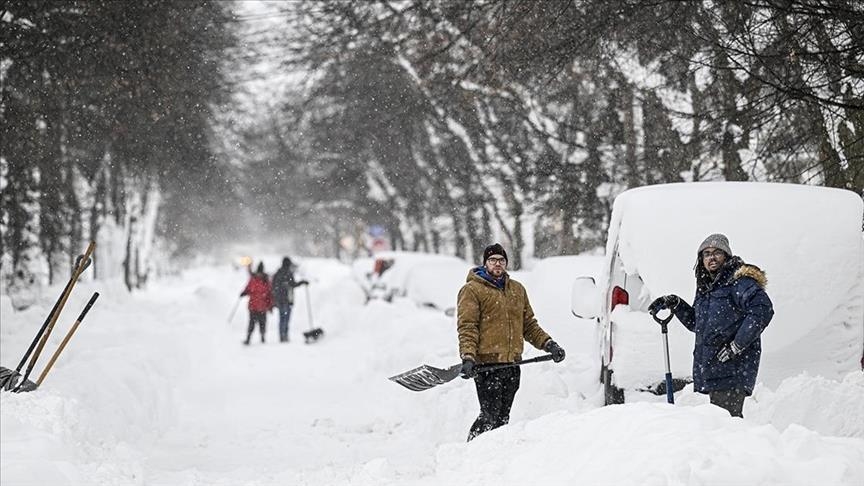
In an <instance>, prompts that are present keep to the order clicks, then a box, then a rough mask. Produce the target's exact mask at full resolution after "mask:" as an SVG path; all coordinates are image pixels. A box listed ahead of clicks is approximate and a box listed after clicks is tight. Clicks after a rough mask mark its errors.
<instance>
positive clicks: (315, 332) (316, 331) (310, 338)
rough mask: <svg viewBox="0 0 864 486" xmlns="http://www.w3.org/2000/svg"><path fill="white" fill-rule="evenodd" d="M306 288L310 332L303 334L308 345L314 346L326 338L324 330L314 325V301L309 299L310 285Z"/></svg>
mask: <svg viewBox="0 0 864 486" xmlns="http://www.w3.org/2000/svg"><path fill="white" fill-rule="evenodd" d="M304 287H306V312H307V314H308V315H309V330H308V331H305V332H303V340H304V341H305V343H306V344H312V343H314V342H315V341H317V340H319V339H321V338H322V337H323V336H324V329H321V328H320V327H313V325H312V299H310V298H309V284H308V283H307V284H306V285H304Z"/></svg>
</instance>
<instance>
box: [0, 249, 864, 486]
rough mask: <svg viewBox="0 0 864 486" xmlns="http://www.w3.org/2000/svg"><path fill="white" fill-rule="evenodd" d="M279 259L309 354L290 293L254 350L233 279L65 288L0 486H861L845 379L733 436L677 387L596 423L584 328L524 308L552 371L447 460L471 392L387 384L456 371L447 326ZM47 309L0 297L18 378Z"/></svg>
mask: <svg viewBox="0 0 864 486" xmlns="http://www.w3.org/2000/svg"><path fill="white" fill-rule="evenodd" d="M296 260H297V261H298V262H299V264H300V273H302V275H304V276H305V277H306V278H309V279H310V280H311V281H312V285H310V286H309V290H310V300H309V302H311V304H312V306H311V311H312V316H313V318H314V325H315V326H316V327H321V328H323V329H324V330H325V335H324V337H323V339H321V340H320V341H318V342H317V343H315V344H310V345H305V344H303V342H302V341H303V340H302V331H303V330H305V329H306V328H307V326H308V322H307V319H308V317H307V315H308V314H307V311H308V310H310V309H308V308H307V307H306V304H307V300H306V299H305V297H304V296H303V294H302V293H300V294H298V297H300V298H299V299H298V302H297V305H296V307H295V309H294V314H293V318H292V326H291V342H290V343H279V342H278V339H277V330H276V323H275V315H273V314H271V315H270V316H269V322H268V330H267V343H266V344H261V343H259V342H258V339H257V334H256V335H255V336H254V339H253V344H252V345H251V346H248V347H246V346H243V345H242V344H241V340H242V339H243V338H244V334H245V319H246V315H245V314H246V313H245V309H244V308H241V310H240V311H239V312H238V313H237V315H236V316H235V318H234V320H233V321H232V322H231V323H228V322H227V317H228V314H229V312H230V310H231V308H232V306H233V305H234V303H235V302H236V299H237V294H238V293H239V292H238V291H239V289H240V288H242V286H243V284H244V283H245V281H246V274H245V270H237V269H232V268H230V267H229V266H224V267H218V268H200V269H194V270H189V271H186V272H184V273H183V274H182V275H179V276H177V277H174V278H171V279H166V280H161V281H154V282H151V285H150V288H149V289H148V290H145V291H142V292H136V293H133V294H129V293H127V292H126V291H125V290H124V289H123V288H122V287H121V286H120V285H119V284H116V285H115V284H108V283H105V282H82V283H81V284H79V285H78V286H76V288H75V291H74V293H73V295H72V298H71V299H70V302H69V303H68V304H67V306H66V309H65V310H64V312H63V314H62V316H61V318H60V320H59V321H58V325H57V329H55V331H54V333H53V334H52V336H51V339H50V340H49V345H48V346H47V347H46V350H45V353H46V355H48V356H50V353H52V352H53V350H54V349H55V348H56V346H57V344H59V342H60V340H61V339H62V337H63V335H64V334H65V333H66V331H67V330H68V328H69V326H70V324H71V321H72V320H74V319H75V317H76V316H77V315H78V312H79V310H80V309H81V308H82V307H83V304H84V302H86V300H87V299H88V298H89V295H90V294H91V293H92V292H93V291H99V292H101V293H102V296H101V298H100V299H99V301H97V303H96V305H95V306H94V307H93V309H92V310H91V312H90V314H89V315H88V316H87V318H86V320H85V321H84V323H83V324H82V325H81V327H80V328H79V329H78V331H77V333H76V334H75V336H74V337H73V338H72V340H71V342H70V344H69V346H68V347H67V349H66V351H65V352H64V354H63V355H62V356H61V357H60V359H59V360H58V361H57V363H56V365H55V366H54V368H53V370H52V371H51V373H50V374H49V375H48V376H47V378H46V379H45V381H44V382H43V384H42V386H41V387H40V388H39V389H37V390H36V391H34V392H31V393H20V394H12V393H8V392H3V393H0V471H2V472H0V484H3V485H31V484H32V485H83V484H87V485H127V484H128V485H289V484H290V485H390V484H393V485H396V484H398V485H442V484H447V485H450V484H452V485H460V486H461V485H480V484H497V485H524V484H547V485H553V484H554V485H558V484H561V485H564V484H568V485H569V484H634V485H635V484H639V485H667V484H668V485H682V484H698V485H711V484H762V485H799V484H800V485H812V484H820V485H860V484H861V478H862V477H864V407H861V398H862V397H864V375H862V373H861V372H860V371H855V372H852V373H850V374H848V375H847V376H845V377H843V378H842V379H840V380H834V379H829V378H823V377H818V376H809V375H800V376H795V377H793V378H790V379H787V380H785V381H783V382H782V383H781V384H780V385H779V386H778V387H777V388H768V387H767V386H765V385H758V386H757V390H756V392H755V393H754V395H753V397H751V398H748V399H747V401H746V403H745V410H744V413H745V417H746V418H745V419H743V420H742V419H735V418H731V417H729V416H728V415H727V414H726V412H725V411H723V410H721V409H719V408H716V407H714V406H711V405H709V404H707V403H706V398H705V397H704V396H703V395H698V394H694V393H693V392H692V388H691V387H688V388H686V389H685V390H683V391H682V392H680V393H679V394H678V395H676V399H677V403H676V404H675V405H668V404H666V403H664V397H657V396H654V395H650V394H644V393H631V394H628V396H627V399H628V402H630V403H627V404H625V405H618V406H610V407H601V406H600V404H601V403H602V395H601V392H600V387H599V384H598V383H597V376H598V373H599V372H598V369H597V364H596V358H595V357H594V354H595V353H594V349H595V345H594V343H593V342H592V341H591V339H589V338H586V328H585V326H586V325H590V324H586V323H585V322H580V321H577V320H576V319H575V318H572V319H571V320H569V321H563V317H564V315H565V314H562V311H561V309H566V308H567V306H568V305H569V302H567V301H561V302H555V301H550V300H548V299H543V298H539V297H538V298H537V299H536V302H535V307H536V308H537V314H538V316H540V317H541V324H542V325H544V327H545V328H546V330H547V331H548V332H549V333H550V334H551V335H552V336H553V337H554V338H555V339H556V340H557V341H558V342H559V343H560V344H561V345H562V346H563V347H564V348H565V349H566V350H567V359H566V360H565V361H564V362H562V363H560V364H553V363H540V364H535V365H528V366H526V367H525V368H524V369H523V374H522V385H521V388H520V390H519V392H518V394H517V396H516V402H515V405H514V408H513V412H512V414H511V423H510V424H509V425H508V426H505V427H502V428H500V429H497V430H494V431H491V432H488V433H486V434H484V435H481V436H480V437H478V438H477V439H476V440H474V441H472V442H470V443H466V442H465V437H466V435H467V431H468V428H469V427H470V425H471V423H472V422H473V421H474V419H475V417H476V415H477V413H478V409H479V407H478V405H477V402H476V396H475V391H474V387H473V384H472V383H469V382H466V381H464V380H462V379H461V378H457V379H456V380H454V381H453V382H450V383H446V384H444V385H441V386H438V387H436V388H433V389H430V390H426V391H423V392H419V393H418V392H412V391H409V390H407V389H405V388H402V387H401V386H399V385H397V384H395V383H393V382H391V381H389V380H387V377H388V376H391V375H394V374H397V373H399V372H402V371H405V370H408V369H411V368H413V367H415V366H418V365H420V364H423V363H427V364H430V365H433V366H439V367H445V366H449V365H451V364H453V363H456V362H458V351H457V340H456V331H455V323H454V318H453V317H447V316H445V315H444V314H443V313H441V312H440V311H433V310H428V309H423V308H418V307H417V306H415V305H414V304H412V303H411V302H409V301H407V300H397V301H396V302H394V303H393V304H388V303H385V302H379V301H372V302H370V303H369V305H363V302H364V300H365V298H364V295H363V292H362V291H361V290H360V288H359V287H358V286H357V284H356V282H355V281H354V279H352V278H351V272H350V268H349V267H348V266H345V265H342V264H340V263H338V262H335V261H331V260H323V259H296ZM268 261H270V262H273V263H276V262H278V257H274V258H272V259H269V260H268ZM270 268H271V269H272V268H275V266H274V265H272V264H271V265H270ZM530 275H531V274H530V272H526V273H525V274H523V275H522V276H523V277H524V278H523V280H524V282H525V284H526V287H527V288H528V291H529V295H537V296H539V295H555V293H556V292H559V293H561V295H566V294H567V289H568V288H569V284H570V282H571V281H572V277H573V275H572V273H569V272H562V275H560V276H558V277H556V276H555V275H554V273H552V274H551V275H549V274H547V275H549V276H548V277H544V278H537V279H532V278H531V276H530ZM562 289H563V290H562ZM53 290H56V291H57V292H58V293H59V289H53ZM50 293H51V292H44V293H43V294H44V295H45V297H43V298H42V300H41V301H40V303H39V304H38V305H37V306H34V307H32V308H30V309H28V310H26V311H22V312H14V311H13V310H12V308H11V304H10V303H9V300H8V299H0V305H2V309H0V312H2V320H0V361H2V365H3V366H5V367H9V368H11V367H14V366H17V362H18V360H20V358H21V356H22V355H23V353H24V351H25V350H26V348H27V346H28V345H29V343H30V340H31V339H32V337H33V336H34V335H35V333H36V331H37V330H38V328H39V326H40V325H41V323H42V321H43V319H44V316H45V314H46V313H47V312H48V310H49V309H50V307H51V305H52V304H53V299H52V298H50V297H47V295H48V294H50ZM563 298H564V297H562V299H563ZM559 306H560V309H559ZM544 316H560V318H558V317H556V318H553V319H550V321H549V322H546V323H544V322H542V319H543V317H544ZM529 347H530V346H529ZM526 354H527V355H528V356H527V357H531V356H535V355H539V354H540V352H539V351H536V350H533V349H532V350H531V351H529V352H528V353H526ZM46 361H47V357H43V358H41V359H40V362H39V363H38V364H37V365H36V373H34V375H38V372H41V370H42V366H44V363H45V362H46Z"/></svg>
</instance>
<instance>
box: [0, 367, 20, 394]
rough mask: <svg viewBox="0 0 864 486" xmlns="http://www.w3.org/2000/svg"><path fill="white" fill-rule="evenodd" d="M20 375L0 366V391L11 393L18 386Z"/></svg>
mask: <svg viewBox="0 0 864 486" xmlns="http://www.w3.org/2000/svg"><path fill="white" fill-rule="evenodd" d="M19 378H21V373H19V372H17V371H15V370H10V369H9V368H6V367H4V366H0V390H6V391H11V390H12V389H13V388H15V385H17V384H18V379H19Z"/></svg>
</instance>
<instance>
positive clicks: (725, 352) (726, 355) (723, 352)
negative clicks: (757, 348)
mask: <svg viewBox="0 0 864 486" xmlns="http://www.w3.org/2000/svg"><path fill="white" fill-rule="evenodd" d="M741 351H744V350H743V349H742V348H739V347H738V345H737V344H735V341H732V342H731V343H729V344H727V345H726V346H723V347H722V348H720V351H719V352H718V353H717V360H719V361H720V362H721V363H725V362H727V361H729V360H730V359H732V358H734V357H735V356H738V355H739V354H741Z"/></svg>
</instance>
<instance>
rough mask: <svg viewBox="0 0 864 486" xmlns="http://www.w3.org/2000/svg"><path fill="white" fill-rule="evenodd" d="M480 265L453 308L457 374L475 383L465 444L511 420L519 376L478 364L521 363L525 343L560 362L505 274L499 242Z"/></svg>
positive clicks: (514, 283)
mask: <svg viewBox="0 0 864 486" xmlns="http://www.w3.org/2000/svg"><path fill="white" fill-rule="evenodd" d="M483 263H484V264H483V265H480V266H477V267H475V268H473V269H471V270H470V271H469V272H468V278H467V283H466V284H465V285H464V286H463V287H462V289H461V290H460V291H459V299H458V303H457V309H458V310H457V312H458V320H457V330H458V332H459V354H460V355H461V357H462V373H461V374H462V378H465V379H469V378H474V384H475V386H476V387H477V399H478V401H479V402H480V416H479V417H477V420H475V421H474V425H472V426H471V431H470V432H469V433H468V440H469V441H470V440H472V439H474V438H475V437H477V436H478V435H480V434H482V433H483V432H486V431H489V430H492V429H496V428H498V427H500V426H502V425H505V424H507V423H508V422H509V421H510V408H511V407H512V406H513V399H514V398H516V391H517V390H518V389H519V379H520V376H521V371H520V370H519V367H518V366H514V367H511V368H503V369H499V370H490V371H482V370H481V371H479V372H478V370H477V369H476V368H475V365H476V364H488V363H513V362H514V361H519V360H521V359H522V349H523V346H524V341H528V342H529V343H531V344H532V345H533V346H534V347H535V348H537V349H543V350H545V351H547V352H549V353H551V354H552V357H553V358H552V359H553V360H554V361H555V362H556V363H558V362H560V361H561V360H563V359H564V350H563V349H561V346H558V344H556V343H555V341H553V340H552V338H551V337H549V335H548V334H546V332H545V331H544V330H543V329H542V328H541V327H540V325H539V324H537V318H535V317H534V311H533V310H532V309H531V304H530V303H529V302H528V294H527V293H526V292H525V287H523V286H522V284H520V283H519V282H517V281H515V280H513V279H511V278H510V276H509V275H508V274H507V271H506V270H507V253H506V252H505V251H504V248H503V247H502V246H501V245H499V244H498V243H495V244H494V245H489V246H487V247H486V249H485V250H484V251H483Z"/></svg>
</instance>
